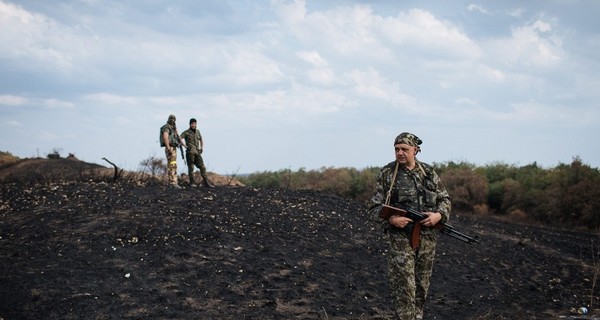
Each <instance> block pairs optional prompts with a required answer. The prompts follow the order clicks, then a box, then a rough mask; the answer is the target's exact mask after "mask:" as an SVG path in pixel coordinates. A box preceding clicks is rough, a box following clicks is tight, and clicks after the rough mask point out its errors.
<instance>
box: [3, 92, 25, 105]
mask: <svg viewBox="0 0 600 320" xmlns="http://www.w3.org/2000/svg"><path fill="white" fill-rule="evenodd" d="M27 101H28V99H27V98H25V97H20V96H16V95H12V94H4V95H0V105H5V106H21V105H24V104H26V103H27Z"/></svg>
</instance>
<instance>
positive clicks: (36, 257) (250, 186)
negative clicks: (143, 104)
mask: <svg viewBox="0 0 600 320" xmlns="http://www.w3.org/2000/svg"><path fill="white" fill-rule="evenodd" d="M3 155H6V154H3ZM2 159H4V157H0V166H1V167H0V181H2V184H1V185H0V199H1V200H0V260H1V261H2V264H0V319H42V318H43V319H142V318H143V319H389V318H391V317H392V316H393V315H392V313H391V308H390V305H389V304H390V301H391V296H390V291H389V288H388V285H387V275H386V252H387V247H386V239H385V235H384V234H383V233H382V232H381V231H380V230H379V229H378V227H377V226H376V225H375V224H374V223H372V222H370V221H369V220H368V219H367V217H366V206H365V201H366V200H367V199H368V198H369V197H370V195H371V192H372V187H373V185H374V182H375V177H376V174H377V171H378V169H377V168H368V169H364V170H356V169H346V168H341V169H334V168H324V169H321V170H315V171H306V170H300V171H297V172H292V171H289V170H282V171H279V172H274V173H272V172H264V173H256V174H253V175H249V176H245V177H243V178H242V177H240V180H242V182H243V183H245V184H246V186H242V183H235V185H236V186H234V184H232V183H231V182H232V181H233V180H232V178H230V177H222V179H220V180H219V177H218V176H217V175H211V182H213V183H214V184H216V185H217V186H218V187H217V188H215V189H208V188H189V187H186V188H184V189H183V190H177V191H175V190H173V189H170V188H168V187H166V186H165V185H164V183H163V181H162V180H161V179H164V178H163V177H162V176H161V175H162V173H161V171H160V163H153V162H152V161H148V162H147V166H148V170H149V171H145V172H144V170H140V171H139V172H124V173H123V176H122V177H121V178H120V179H119V180H117V181H114V180H113V169H112V168H106V167H102V166H98V165H91V164H86V163H84V162H81V161H78V160H74V159H62V158H60V159H12V160H11V161H6V162H4V161H3V160H2ZM149 160H152V159H150V158H149ZM66 161H69V162H66ZM43 166H47V167H43ZM142 166H143V164H142ZM36 167H43V168H44V169H43V170H39V171H40V172H38V173H36V175H35V178H34V177H32V176H28V174H32V173H31V172H34V171H35V168H36ZM150 168H153V169H150ZM436 168H437V170H438V172H439V173H440V174H441V175H442V178H443V179H444V180H445V182H446V186H447V187H448V189H449V191H450V193H451V195H452V197H453V199H454V203H455V210H454V212H453V215H452V217H451V221H450V222H451V224H452V225H453V226H454V227H455V228H456V229H457V230H460V231H461V232H464V233H467V234H470V235H475V236H478V237H479V240H480V243H479V244H475V245H467V244H464V243H462V242H459V241H457V240H455V239H452V238H449V237H445V236H443V235H441V236H440V241H439V245H438V253H437V258H436V261H435V264H434V275H433V279H432V284H431V288H430V294H429V299H428V301H427V303H426V310H425V314H426V319H553V318H568V319H590V318H594V316H597V315H598V312H599V311H598V309H597V306H598V302H599V301H598V292H597V290H598V289H597V287H598V286H597V285H596V279H597V278H598V274H599V270H600V267H599V265H600V263H599V262H598V261H599V260H600V259H598V257H599V256H600V254H599V253H598V252H599V251H598V247H599V246H598V244H599V243H600V242H599V241H600V240H599V236H598V232H597V227H594V226H590V225H589V223H592V221H594V215H593V214H590V213H589V210H593V208H597V203H595V202H594V200H592V199H590V198H585V199H584V198H581V197H583V195H586V196H588V197H589V196H592V195H594V194H595V193H593V191H590V190H588V188H592V190H593V188H594V187H595V188H597V185H598V184H597V183H594V182H598V181H597V179H598V172H597V169H593V168H590V167H589V166H587V165H584V164H583V163H582V162H581V161H580V160H579V159H575V160H574V161H573V163H571V164H569V165H559V166H558V167H556V168H552V169H543V168H540V167H538V166H537V165H535V164H534V165H530V166H525V167H514V166H509V165H502V164H495V165H490V166H486V167H475V166H472V165H469V164H465V163H459V164H456V163H447V164H443V165H439V164H438V165H436ZM61 170H62V171H61ZM56 172H62V174H58V173H56ZM67 172H74V174H72V175H68V174H67ZM594 179H595V180H594ZM219 181H220V183H219ZM259 181H262V182H261V183H262V184H261V183H259ZM184 185H185V183H184ZM555 197H556V198H557V199H555ZM580 201H582V202H580ZM538 206H543V207H539V208H538ZM594 206H596V207H594ZM551 207H552V208H553V211H548V209H549V208H551ZM536 208H537V209H536ZM567 212H569V213H568V214H566V213H567ZM542 213H543V214H542ZM553 219H557V220H556V222H553ZM544 224H545V225H544ZM594 228H596V229H594ZM581 307H586V308H587V309H588V310H589V313H588V314H587V315H579V314H578V310H579V309H580V308H581Z"/></svg>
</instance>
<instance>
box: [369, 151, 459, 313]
mask: <svg viewBox="0 0 600 320" xmlns="http://www.w3.org/2000/svg"><path fill="white" fill-rule="evenodd" d="M395 164H396V162H395V161H394V162H391V163H389V164H387V165H386V166H385V167H383V168H382V169H381V171H380V172H379V176H378V178H377V187H376V190H375V193H374V195H373V198H372V199H371V201H370V206H369V217H370V219H371V220H373V221H375V222H377V223H380V224H381V226H382V228H383V229H384V231H386V232H387V233H388V237H389V240H390V243H389V245H390V249H389V255H388V276H389V281H390V287H391V290H392V293H393V297H394V308H395V311H396V314H397V315H398V317H399V318H400V319H411V320H414V319H422V317H423V307H424V304H425V299H426V297H427V291H428V289H429V283H430V279H431V272H432V268H433V260H434V256H435V249H436V243H437V236H438V232H439V231H438V230H437V229H433V228H427V227H422V229H421V241H420V246H419V248H418V249H417V250H413V249H412V248H411V246H410V233H411V231H412V229H413V226H414V223H410V224H408V225H407V226H406V227H405V228H396V227H394V226H391V225H390V224H389V223H388V222H387V221H382V219H380V218H379V212H380V210H381V206H382V205H383V204H384V203H385V199H386V196H387V193H388V190H389V189H390V185H391V180H392V178H393V175H394V168H395ZM389 204H390V205H391V206H396V207H397V206H400V205H402V206H407V207H410V208H413V209H415V210H419V211H431V212H439V213H440V214H441V215H442V220H441V222H447V221H448V219H449V217H450V210H451V203H450V196H449V195H448V192H447V191H446V188H445V187H444V185H443V183H442V181H441V180H440V178H439V176H438V175H437V173H436V172H435V171H434V170H433V168H432V167H431V166H429V165H428V164H426V163H422V162H420V161H418V160H417V161H416V167H415V168H414V169H413V170H408V169H406V168H404V167H403V166H399V168H398V173H397V176H396V182H395V183H394V188H393V189H392V192H391V198H390V203H389Z"/></svg>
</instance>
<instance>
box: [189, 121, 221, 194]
mask: <svg viewBox="0 0 600 320" xmlns="http://www.w3.org/2000/svg"><path fill="white" fill-rule="evenodd" d="M181 138H183V139H184V140H185V144H186V151H185V157H186V159H187V167H188V176H189V177H190V185H191V186H195V185H196V183H195V182H194V166H196V167H198V169H200V175H201V176H202V180H203V181H202V184H203V185H204V186H205V187H208V188H213V185H212V184H210V182H209V181H208V177H207V175H206V167H205V166H204V160H203V159H202V151H203V150H204V140H202V135H201V134H200V130H198V129H197V122H196V119H194V118H192V119H190V128H189V129H187V130H185V131H184V132H183V133H182V134H181Z"/></svg>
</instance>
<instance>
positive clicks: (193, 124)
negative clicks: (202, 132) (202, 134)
mask: <svg viewBox="0 0 600 320" xmlns="http://www.w3.org/2000/svg"><path fill="white" fill-rule="evenodd" d="M190 129H192V130H196V123H195V122H192V123H190Z"/></svg>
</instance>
